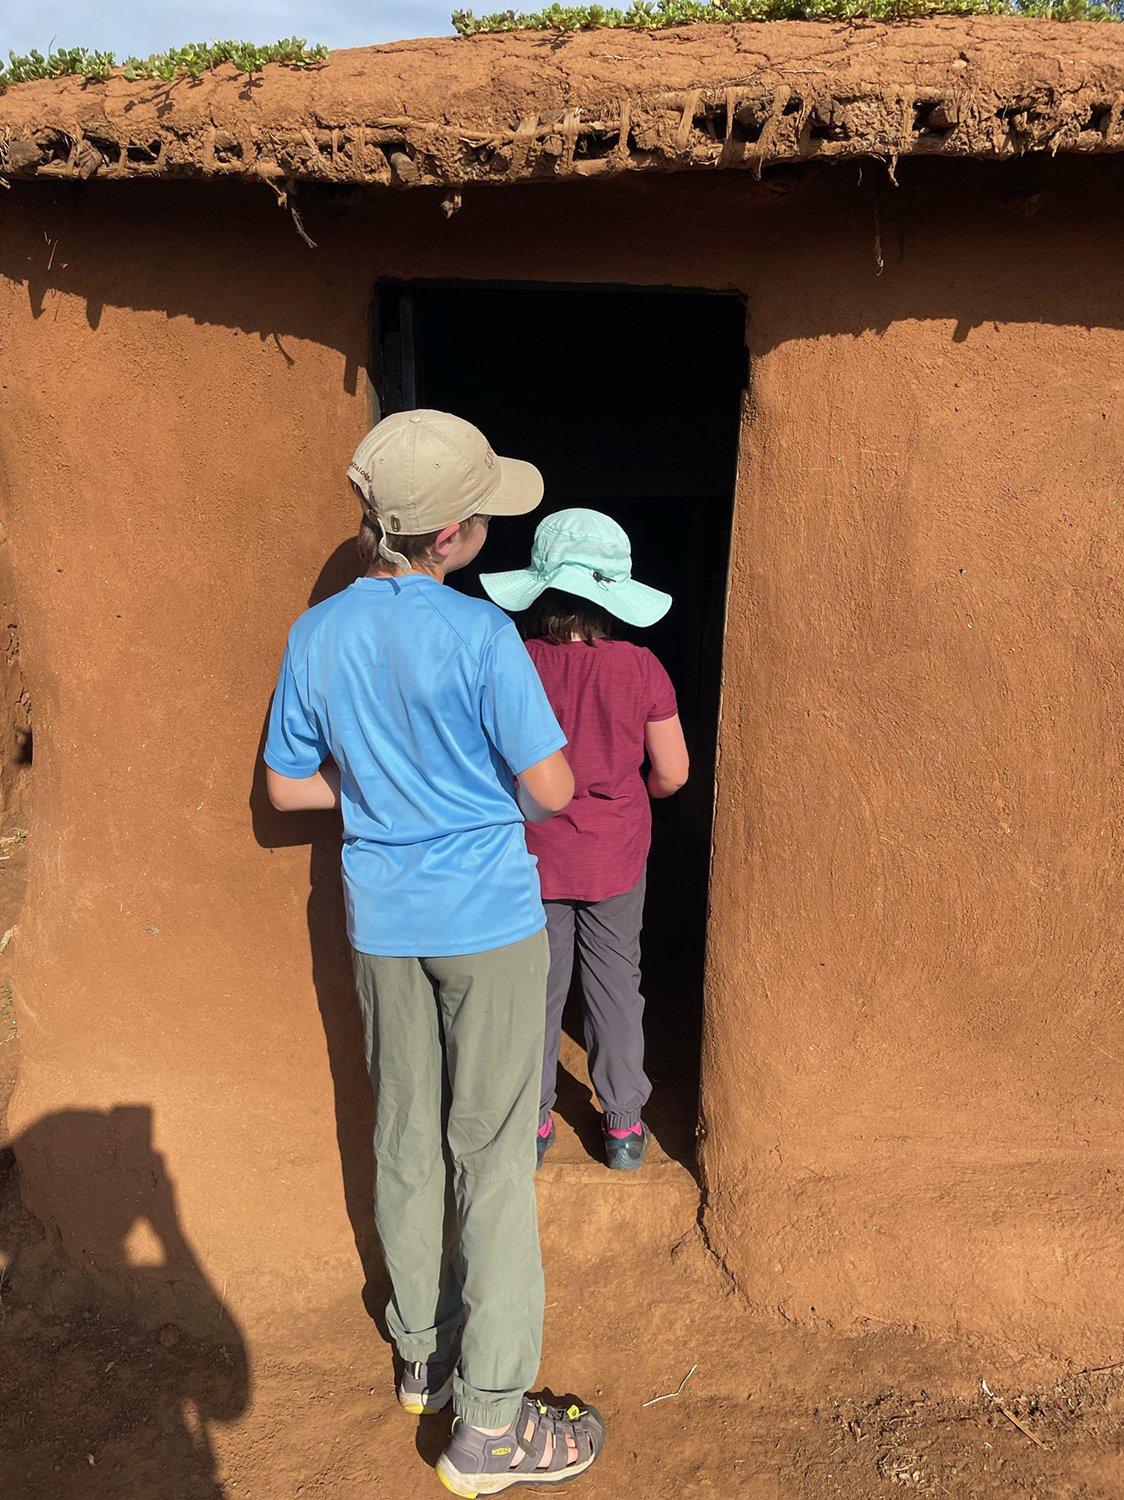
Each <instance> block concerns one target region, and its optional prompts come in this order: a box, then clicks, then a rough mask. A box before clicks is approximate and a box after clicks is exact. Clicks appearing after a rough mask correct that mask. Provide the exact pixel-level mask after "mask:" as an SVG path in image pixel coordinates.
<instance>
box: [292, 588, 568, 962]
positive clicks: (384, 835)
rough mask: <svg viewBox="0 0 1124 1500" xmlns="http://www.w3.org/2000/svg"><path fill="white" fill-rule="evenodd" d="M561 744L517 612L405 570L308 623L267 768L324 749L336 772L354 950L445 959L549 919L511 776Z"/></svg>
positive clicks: (333, 601)
mask: <svg viewBox="0 0 1124 1500" xmlns="http://www.w3.org/2000/svg"><path fill="white" fill-rule="evenodd" d="M565 743H566V737H565V735H564V734H563V733H562V731H561V729H560V728H559V727H558V721H557V719H556V718H555V717H554V713H553V712H552V710H551V707H550V704H549V702H548V701H547V697H546V694H545V692H544V691H543V687H542V684H541V682H540V681H539V675H538V673H537V672H536V671H535V668H534V666H533V664H532V662H531V659H530V657H529V656H528V655H527V651H526V649H525V647H524V645H523V642H522V641H521V640H520V639H519V634H518V631H517V630H516V629H515V626H514V625H513V624H512V622H511V621H510V620H509V619H508V617H507V616H506V615H505V614H504V613H503V612H502V611H501V610H498V609H497V608H496V607H495V605H493V604H489V603H488V602H487V601H486V600H483V599H470V598H468V597H466V596H465V595H464V594H458V593H456V592H455V591H454V590H453V589H450V588H446V587H445V586H444V585H443V584H440V583H438V582H437V580H436V579H434V578H430V577H429V576H428V575H426V574H421V573H410V574H406V575H404V576H402V577H399V578H360V579H358V580H357V581H356V582H355V583H353V584H352V585H351V587H350V588H346V589H344V590H343V592H342V593H339V594H334V595H333V596H332V597H331V598H330V599H325V600H324V602H323V603H322V604H318V605H316V606H315V607H314V608H313V609H310V610H308V611H307V612H306V613H305V614H303V615H301V617H300V619H299V620H298V621H297V622H296V624H295V625H294V626H293V628H292V630H291V631H290V632H289V644H288V647H287V649H286V652H285V659H284V661H283V662H282V664H281V675H280V678H279V679H278V683H277V693H276V695H275V697H274V699H273V710H272V713H271V714H270V719H269V733H268V736H267V738H266V743H265V760H266V764H267V765H269V766H272V768H273V769H274V770H275V771H279V772H280V773H281V775H282V776H293V777H303V776H311V775H312V774H313V772H314V771H316V770H318V769H319V767H320V765H321V764H322V762H323V761H324V760H325V759H326V758H327V757H328V756H329V755H330V756H331V757H332V759H333V760H334V761H335V763H336V765H337V766H339V768H340V800H341V804H342V808H343V828H344V847H343V875H344V891H345V895H346V898H347V930H348V935H349V937H350V938H351V944H352V947H354V948H357V949H358V950H359V951H360V952H361V953H378V954H386V955H390V956H394V955H398V956H410V955H413V956H416V957H423V958H441V957H448V956H452V955H454V954H458V953H476V952H481V951H483V950H485V949H488V948H499V947H502V946H503V945H504V944H506V943H516V942H519V941H521V940H522V939H523V938H527V937H530V936H531V935H532V934H533V933H535V932H538V931H539V930H540V929H541V928H542V926H543V925H544V922H545V917H544V914H543V907H542V901H541V898H540V895H539V879H538V871H537V869H536V866H535V860H534V858H533V856H532V855H530V854H528V852H527V844H526V840H525V839H524V836H523V815H522V813H521V812H520V811H519V807H518V804H517V803H516V800H515V789H514V786H513V783H512V773H514V774H515V775H516V776H518V775H519V774H520V772H522V771H525V770H526V769H527V767H528V766H533V765H535V764H536V762H538V761H540V760H543V759H544V758H545V757H546V756H548V755H551V754H553V753H554V751H555V750H560V749H561V748H562V746H563V745H564V744H565Z"/></svg>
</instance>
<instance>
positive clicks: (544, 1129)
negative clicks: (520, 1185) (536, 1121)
mask: <svg viewBox="0 0 1124 1500" xmlns="http://www.w3.org/2000/svg"><path fill="white" fill-rule="evenodd" d="M555 1135H556V1131H555V1129H554V1116H553V1115H547V1117H546V1124H545V1125H540V1126H539V1128H538V1130H537V1131H536V1133H535V1149H536V1151H537V1152H538V1160H537V1161H536V1162H535V1171H536V1172H537V1171H538V1169H539V1168H540V1167H541V1166H542V1159H543V1157H544V1156H545V1155H546V1153H547V1152H548V1151H549V1150H550V1148H551V1146H553V1145H554V1138H555Z"/></svg>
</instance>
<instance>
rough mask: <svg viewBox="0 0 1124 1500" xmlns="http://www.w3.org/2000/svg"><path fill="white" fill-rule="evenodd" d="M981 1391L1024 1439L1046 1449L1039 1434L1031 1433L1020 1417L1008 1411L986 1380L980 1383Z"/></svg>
mask: <svg viewBox="0 0 1124 1500" xmlns="http://www.w3.org/2000/svg"><path fill="white" fill-rule="evenodd" d="M980 1389H981V1390H982V1391H983V1393H984V1395H985V1396H987V1397H989V1398H990V1400H991V1404H992V1405H993V1406H994V1407H995V1410H996V1411H997V1412H999V1413H1000V1414H1001V1415H1002V1416H1004V1417H1006V1418H1007V1420H1008V1422H1010V1423H1011V1425H1012V1427H1017V1428H1018V1429H1019V1431H1020V1432H1021V1433H1022V1435H1023V1436H1024V1437H1028V1438H1029V1439H1030V1441H1031V1442H1032V1443H1037V1445H1038V1446H1039V1448H1045V1446H1046V1444H1045V1443H1044V1442H1043V1441H1042V1439H1041V1438H1040V1437H1039V1436H1038V1434H1037V1433H1036V1432H1031V1430H1030V1428H1029V1427H1027V1426H1026V1425H1025V1424H1024V1423H1022V1422H1020V1421H1019V1419H1018V1417H1016V1416H1015V1414H1014V1412H1010V1411H1008V1410H1007V1408H1006V1407H1005V1406H1004V1405H1003V1402H1002V1401H1001V1400H1000V1399H999V1397H998V1396H997V1395H996V1394H995V1392H994V1391H993V1390H992V1389H991V1387H990V1386H989V1385H988V1383H987V1381H986V1380H981V1381H980Z"/></svg>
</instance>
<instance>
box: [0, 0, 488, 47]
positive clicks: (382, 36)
mask: <svg viewBox="0 0 1124 1500" xmlns="http://www.w3.org/2000/svg"><path fill="white" fill-rule="evenodd" d="M512 3H514V0H507V5H501V4H500V3H499V0H495V3H483V4H480V3H478V4H475V5H473V4H471V3H466V0H315V3H314V0H190V3H189V0H158V3H157V4H153V3H152V0H148V3H142V0H115V3H114V0H93V3H90V0H39V3H38V4H32V5H18V4H15V3H14V0H9V3H8V4H5V5H3V6H2V7H0V56H3V58H4V59H5V60H6V59H7V55H8V52H9V51H13V52H27V51H29V50H30V49H31V48H32V47H38V49H39V51H40V52H46V50H47V47H48V45H49V44H50V43H51V42H52V41H53V42H54V45H55V46H57V47H96V48H98V49H99V50H100V51H103V52H116V53H117V55H118V57H126V56H128V55H129V54H130V53H132V54H134V55H136V56H138V57H147V56H148V54H149V53H150V52H163V51H164V50H165V49H166V48H168V47H174V46H178V45H179V44H180V43H183V42H200V41H209V40H212V39H215V38H221V39H223V40H236V41H247V42H275V41H277V39H278V38H279V37H283V36H303V37H304V38H305V39H306V40H307V41H309V42H323V43H324V45H325V46H327V47H363V46H368V45H370V43H372V42H390V41H396V40H397V39H398V38H400V37H414V36H443V35H445V34H447V33H449V32H450V31H451V30H452V28H451V26H450V25H449V16H450V14H451V13H452V11H453V10H454V8H456V5H457V4H459V5H462V6H463V7H464V8H465V9H472V10H475V11H476V13H477V15H480V14H483V13H486V12H488V11H492V10H501V9H505V8H507V7H508V6H509V5H511V4H512Z"/></svg>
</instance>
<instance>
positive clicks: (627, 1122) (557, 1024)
mask: <svg viewBox="0 0 1124 1500" xmlns="http://www.w3.org/2000/svg"><path fill="white" fill-rule="evenodd" d="M645 883H646V876H644V875H642V876H641V877H640V883H639V884H638V885H635V886H633V888H632V890H630V891H625V893H624V895H623V896H610V897H609V899H608V900H607V901H545V902H544V903H543V905H544V906H545V907H546V931H547V936H548V937H549V938H550V978H549V980H548V981H547V987H546V1046H545V1048H544V1049H543V1071H542V1095H541V1098H540V1100H539V1124H540V1126H541V1125H545V1124H546V1118H547V1115H548V1114H549V1113H550V1111H551V1108H552V1107H553V1104H554V1101H555V1098H556V1097H557V1076H558V1052H559V1048H560V1047H561V1045H562V1012H563V1010H564V1009H565V1005H566V996H567V994H568V993H569V990H570V980H571V978H572V977H573V972H574V945H575V940H576V943H577V952H578V967H579V970H580V972H581V981H582V998H583V1000H584V1002H585V1005H584V1011H585V1045H586V1050H587V1052H588V1053H589V1076H590V1079H591V1080H592V1082H593V1087H594V1089H595V1090H596V1092H597V1097H598V1099H599V1100H600V1101H601V1108H602V1109H603V1110H604V1112H605V1124H606V1125H607V1126H608V1128H609V1129H610V1130H627V1129H629V1127H630V1126H632V1125H635V1124H636V1122H637V1120H639V1118H640V1111H641V1110H642V1109H643V1108H644V1106H645V1104H647V1102H648V1096H649V1095H650V1094H651V1092H652V1085H651V1083H650V1082H649V1081H648V1075H647V1074H646V1073H645V1072H644V997H643V995H642V994H641V993H640V929H641V926H642V925H643V919H644V886H645Z"/></svg>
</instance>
